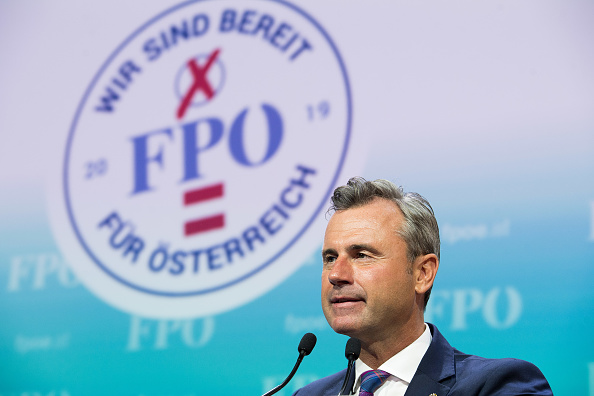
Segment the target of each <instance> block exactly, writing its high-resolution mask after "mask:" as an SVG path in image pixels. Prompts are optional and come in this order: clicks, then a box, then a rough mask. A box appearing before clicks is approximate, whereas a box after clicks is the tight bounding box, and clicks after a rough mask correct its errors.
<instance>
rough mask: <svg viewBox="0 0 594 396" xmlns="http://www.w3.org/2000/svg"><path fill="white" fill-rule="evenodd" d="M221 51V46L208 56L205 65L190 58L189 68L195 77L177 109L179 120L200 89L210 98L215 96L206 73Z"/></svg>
mask: <svg viewBox="0 0 594 396" xmlns="http://www.w3.org/2000/svg"><path fill="white" fill-rule="evenodd" d="M219 52H220V49H219V48H217V49H216V50H214V51H213V52H212V54H210V55H209V56H208V60H207V61H206V64H205V65H204V67H200V66H199V65H198V63H196V59H190V60H189V61H188V68H189V69H190V72H191V73H192V77H194V82H193V83H192V86H191V87H190V89H189V90H188V92H186V95H185V96H184V98H183V99H182V101H181V103H180V105H179V108H178V109H177V119H178V120H179V119H181V118H182V117H183V116H184V114H185V113H186V110H187V109H188V106H190V103H192V98H193V97H194V95H196V93H197V92H198V91H199V90H202V91H204V95H205V96H206V98H207V99H208V100H210V99H212V97H213V96H214V90H213V89H212V87H211V86H210V84H209V83H208V80H207V79H206V73H208V69H210V67H211V66H212V65H213V63H214V62H215V60H216V59H217V56H218V55H219Z"/></svg>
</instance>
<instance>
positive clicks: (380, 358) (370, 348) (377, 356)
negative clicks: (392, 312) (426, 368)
mask: <svg viewBox="0 0 594 396" xmlns="http://www.w3.org/2000/svg"><path fill="white" fill-rule="evenodd" d="M424 331H425V322H424V321H421V322H420V323H415V324H414V325H413V324H411V325H408V326H404V328H403V329H402V330H401V331H400V332H399V334H392V335H391V336H389V337H386V338H385V339H376V340H373V341H367V340H361V355H360V356H359V358H360V359H361V360H362V361H363V362H364V363H365V364H366V365H368V366H369V367H371V368H372V369H373V370H377V369H378V368H379V367H380V366H381V365H382V364H384V363H385V362H386V361H387V360H388V359H390V358H391V357H392V356H394V355H396V354H397V353H398V352H400V351H401V350H403V349H404V348H406V347H407V346H409V345H410V344H412V343H413V342H415V341H416V340H417V339H418V338H419V337H420V336H421V335H422V334H423V332H424Z"/></svg>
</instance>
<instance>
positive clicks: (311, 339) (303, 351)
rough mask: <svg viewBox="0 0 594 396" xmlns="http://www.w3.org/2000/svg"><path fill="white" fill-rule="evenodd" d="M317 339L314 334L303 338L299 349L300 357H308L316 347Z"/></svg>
mask: <svg viewBox="0 0 594 396" xmlns="http://www.w3.org/2000/svg"><path fill="white" fill-rule="evenodd" d="M316 341H317V338H316V336H315V335H313V334H312V333H306V334H304V335H303V337H301V342H300V343H299V346H298V347H297V350H298V351H299V354H300V355H303V356H307V355H309V354H310V353H311V351H312V350H313V349H314V347H315V346H316Z"/></svg>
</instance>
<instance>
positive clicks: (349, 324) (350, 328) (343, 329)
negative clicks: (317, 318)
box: [330, 319, 359, 337]
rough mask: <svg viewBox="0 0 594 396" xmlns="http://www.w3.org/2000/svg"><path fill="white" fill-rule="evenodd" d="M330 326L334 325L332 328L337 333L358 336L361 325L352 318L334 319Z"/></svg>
mask: <svg viewBox="0 0 594 396" xmlns="http://www.w3.org/2000/svg"><path fill="white" fill-rule="evenodd" d="M330 327H332V330H334V331H335V332H336V333H338V334H343V335H346V336H349V337H356V336H357V334H358V333H359V325H358V324H356V323H354V322H353V321H352V320H341V319H334V320H333V321H332V324H331V325H330Z"/></svg>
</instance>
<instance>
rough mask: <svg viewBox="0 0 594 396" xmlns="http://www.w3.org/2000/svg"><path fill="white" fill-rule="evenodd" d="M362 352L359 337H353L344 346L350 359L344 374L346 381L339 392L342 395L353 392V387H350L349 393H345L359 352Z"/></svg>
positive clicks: (346, 355)
mask: <svg viewBox="0 0 594 396" xmlns="http://www.w3.org/2000/svg"><path fill="white" fill-rule="evenodd" d="M360 353H361V341H359V339H358V338H354V337H351V338H349V340H348V341H347V344H346V347H345V348H344V356H345V357H346V358H347V359H348V360H349V365H348V367H347V372H346V375H345V376H344V382H343V383H342V388H341V389H340V392H339V393H338V396H340V395H350V394H351V393H353V389H352V388H351V389H349V393H344V392H345V391H346V388H347V384H348V382H349V377H350V376H351V372H352V371H353V366H354V365H355V360H357V359H359V354H360Z"/></svg>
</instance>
